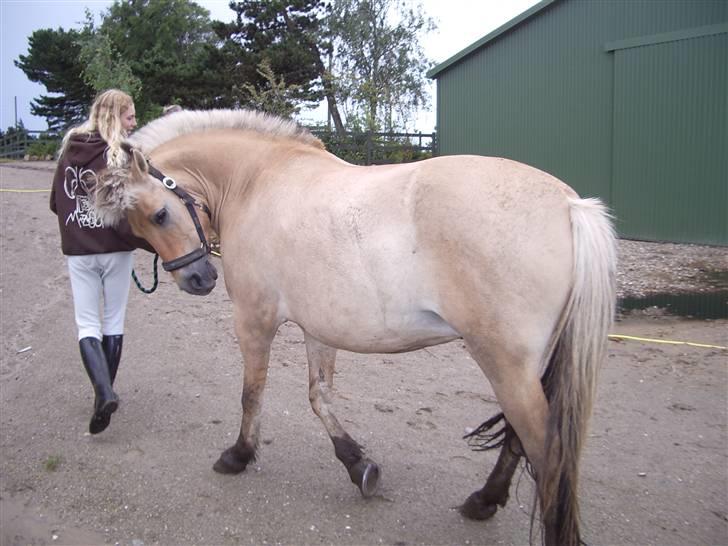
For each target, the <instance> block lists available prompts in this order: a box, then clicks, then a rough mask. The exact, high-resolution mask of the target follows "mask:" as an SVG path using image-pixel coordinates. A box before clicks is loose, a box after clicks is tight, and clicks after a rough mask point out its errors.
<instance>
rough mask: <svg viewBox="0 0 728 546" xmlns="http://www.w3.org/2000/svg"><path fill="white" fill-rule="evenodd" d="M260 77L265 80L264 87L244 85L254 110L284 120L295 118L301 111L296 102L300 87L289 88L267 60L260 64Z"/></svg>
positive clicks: (245, 94)
mask: <svg viewBox="0 0 728 546" xmlns="http://www.w3.org/2000/svg"><path fill="white" fill-rule="evenodd" d="M258 75H260V76H261V77H262V78H263V79H264V80H265V82H266V83H265V86H264V87H262V88H261V87H255V86H253V85H252V84H250V83H244V84H243V86H242V93H243V95H244V96H245V98H246V99H245V100H246V102H248V103H249V104H250V105H251V106H252V107H253V108H254V109H256V110H259V111H261V112H267V113H269V114H273V115H276V116H281V117H283V118H290V117H293V115H294V114H297V113H298V112H299V111H300V108H299V107H297V106H296V100H295V96H296V95H297V94H298V93H299V91H300V86H298V85H291V86H289V85H287V84H286V81H285V80H284V79H283V78H282V77H280V78H279V77H277V76H276V74H275V72H273V69H272V68H271V66H270V63H269V61H268V60H267V59H264V60H263V61H262V62H261V63H260V66H259V67H258Z"/></svg>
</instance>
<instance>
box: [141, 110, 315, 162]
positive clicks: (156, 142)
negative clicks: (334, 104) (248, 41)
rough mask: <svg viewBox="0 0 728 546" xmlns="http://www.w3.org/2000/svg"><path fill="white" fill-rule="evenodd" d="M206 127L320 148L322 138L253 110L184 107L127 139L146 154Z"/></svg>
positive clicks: (282, 120) (294, 124)
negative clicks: (253, 133)
mask: <svg viewBox="0 0 728 546" xmlns="http://www.w3.org/2000/svg"><path fill="white" fill-rule="evenodd" d="M207 129H239V130H241V131H255V132H258V133H263V134H266V135H269V136H273V137H281V138H292V139H294V140H297V141H299V142H303V143H305V144H309V145H311V146H314V147H316V148H321V149H323V147H324V146H323V144H322V143H321V141H320V140H319V139H318V138H316V137H315V136H313V135H312V134H311V133H310V132H309V130H308V129H306V128H305V127H301V126H300V125H298V124H297V123H296V122H294V121H291V120H286V119H283V118H279V117H276V116H271V115H268V114H264V113H262V112H255V111H252V110H183V111H182V112H175V113H174V114H170V115H167V116H164V117H161V118H158V119H156V120H154V121H152V122H151V123H149V124H148V125H145V126H144V127H143V128H142V129H140V130H139V131H137V132H136V133H134V134H133V135H132V136H131V137H130V138H129V139H128V142H129V144H131V145H132V146H133V147H135V148H137V149H139V150H141V151H142V152H143V153H145V154H148V153H150V152H151V151H152V150H154V148H156V147H158V146H161V145H162V144H164V143H165V142H168V141H170V140H172V139H174V138H177V137H179V136H182V135H186V134H189V133H194V132H198V131H205V130H207Z"/></svg>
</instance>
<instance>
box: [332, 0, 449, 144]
mask: <svg viewBox="0 0 728 546" xmlns="http://www.w3.org/2000/svg"><path fill="white" fill-rule="evenodd" d="M394 21H396V23H395V22H394ZM434 28H435V25H434V23H433V22H432V20H431V19H428V18H426V17H425V16H424V15H422V6H421V4H420V3H419V2H414V1H403V0H334V1H333V9H332V14H331V16H330V17H329V31H330V36H331V39H332V41H333V44H334V51H335V54H334V57H333V59H334V62H333V73H334V75H335V78H336V89H337V96H338V98H339V102H340V103H341V104H343V105H345V110H346V113H347V122H348V124H351V125H359V126H361V127H362V128H363V129H364V130H367V131H377V130H386V131H393V130H396V129H398V128H404V127H406V126H407V124H408V123H409V122H410V121H411V119H412V118H413V116H414V114H415V113H416V111H417V110H418V109H419V108H421V107H424V106H426V105H427V96H426V95H425V93H424V88H425V74H426V71H427V69H428V68H429V67H430V64H431V63H430V62H429V61H427V59H426V57H425V55H424V52H423V50H422V46H421V45H420V42H419V36H420V34H421V33H423V32H426V31H431V30H433V29H434Z"/></svg>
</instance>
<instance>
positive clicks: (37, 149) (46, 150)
mask: <svg viewBox="0 0 728 546" xmlns="http://www.w3.org/2000/svg"><path fill="white" fill-rule="evenodd" d="M60 146H61V141H60V139H57V138H54V139H46V138H39V139H38V140H36V141H34V142H33V143H32V144H31V145H30V146H28V148H27V150H26V151H25V153H26V154H27V155H29V156H35V157H46V156H49V155H50V156H54V155H55V153H56V151H57V150H58V148H59V147H60Z"/></svg>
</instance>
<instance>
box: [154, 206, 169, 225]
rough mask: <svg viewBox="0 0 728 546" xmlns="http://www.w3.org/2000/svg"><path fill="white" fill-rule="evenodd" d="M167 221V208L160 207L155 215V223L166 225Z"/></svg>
mask: <svg viewBox="0 0 728 546" xmlns="http://www.w3.org/2000/svg"><path fill="white" fill-rule="evenodd" d="M166 221H167V209H159V210H158V211H157V213H156V214H155V215H154V223H155V224H157V225H158V226H161V225H164V222H166Z"/></svg>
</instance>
